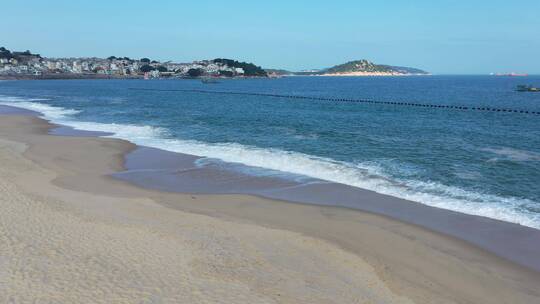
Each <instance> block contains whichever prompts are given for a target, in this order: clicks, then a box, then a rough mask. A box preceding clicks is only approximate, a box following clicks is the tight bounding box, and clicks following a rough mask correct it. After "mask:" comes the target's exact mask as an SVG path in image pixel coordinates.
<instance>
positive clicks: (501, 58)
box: [0, 0, 540, 74]
mask: <svg viewBox="0 0 540 304" xmlns="http://www.w3.org/2000/svg"><path fill="white" fill-rule="evenodd" d="M3 2H4V3H2V4H1V5H0V7H1V10H2V13H1V15H2V16H1V18H0V26H1V28H2V29H3V30H2V34H1V35H0V46H2V45H3V46H5V47H7V48H9V49H15V50H26V49H30V50H31V51H35V52H38V53H41V54H42V55H44V56H49V57H64V56H67V57H69V56H72V57H79V56H99V57H108V56H110V55H116V56H130V57H134V58H140V57H150V58H152V59H158V60H173V61H180V62H187V61H192V60H196V59H212V58H215V57H227V58H235V59H239V60H244V61H251V62H254V63H256V64H259V65H262V66H263V67H272V68H286V69H291V70H299V69H308V68H321V67H328V66H332V65H335V64H338V63H343V62H345V61H349V60H354V59H363V58H366V59H369V60H372V61H374V62H377V63H386V64H392V65H405V66H412V67H419V68H423V69H426V70H428V71H431V72H433V73H452V74H475V73H489V72H511V71H515V72H527V73H536V74H540V0H521V1H508V0H491V1H487V0H486V1H482V0H476V1H475V0H463V1H458V0H456V1H450V0H440V1H427V0H426V1H424V0H414V1H409V0H402V1H398V0H395V1H392V0H388V1H340V0H334V1H331V0H323V1H317V0H314V1H300V0H299V1H293V0H289V1H280V0H273V1H233V0H230V1H210V0H208V1H205V0H198V1H172V0H171V1H165V0H162V1H136V0H135V1H134V0H131V1H112V0H108V1H103V0H93V1H74V0H70V1H54V0H47V1H41V0H40V1H31V0H25V1H3Z"/></svg>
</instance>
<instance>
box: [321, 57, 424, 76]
mask: <svg viewBox="0 0 540 304" xmlns="http://www.w3.org/2000/svg"><path fill="white" fill-rule="evenodd" d="M355 72H363V73H388V74H402V75H407V74H420V75H425V74H428V72H426V71H423V70H420V69H416V68H409V67H399V66H391V65H385V64H375V63H373V62H371V61H368V60H365V59H362V60H355V61H349V62H347V63H344V64H340V65H336V66H333V67H331V68H328V69H324V70H321V71H320V72H319V73H318V74H319V75H325V74H347V73H355Z"/></svg>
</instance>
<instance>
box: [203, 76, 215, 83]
mask: <svg viewBox="0 0 540 304" xmlns="http://www.w3.org/2000/svg"><path fill="white" fill-rule="evenodd" d="M201 82H202V83H219V81H218V80H217V79H215V78H209V77H206V78H201Z"/></svg>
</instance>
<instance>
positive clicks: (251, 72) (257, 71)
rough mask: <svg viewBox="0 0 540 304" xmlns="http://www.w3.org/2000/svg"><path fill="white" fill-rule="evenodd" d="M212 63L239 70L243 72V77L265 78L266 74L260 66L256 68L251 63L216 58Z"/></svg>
mask: <svg viewBox="0 0 540 304" xmlns="http://www.w3.org/2000/svg"><path fill="white" fill-rule="evenodd" d="M213 61H214V63H221V64H224V65H227V66H229V67H232V68H241V69H243V70H244V76H260V77H266V76H268V74H267V73H266V71H265V70H263V69H262V68H261V67H260V66H256V65H254V64H253V63H247V62H239V61H236V60H232V59H224V58H217V59H214V60H213Z"/></svg>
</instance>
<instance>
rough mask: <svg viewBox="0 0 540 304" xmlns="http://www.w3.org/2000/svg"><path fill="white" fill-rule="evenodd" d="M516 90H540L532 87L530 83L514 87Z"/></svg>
mask: <svg viewBox="0 0 540 304" xmlns="http://www.w3.org/2000/svg"><path fill="white" fill-rule="evenodd" d="M516 91H518V92H540V88H537V87H533V86H532V85H523V84H521V85H518V86H517V88H516Z"/></svg>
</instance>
